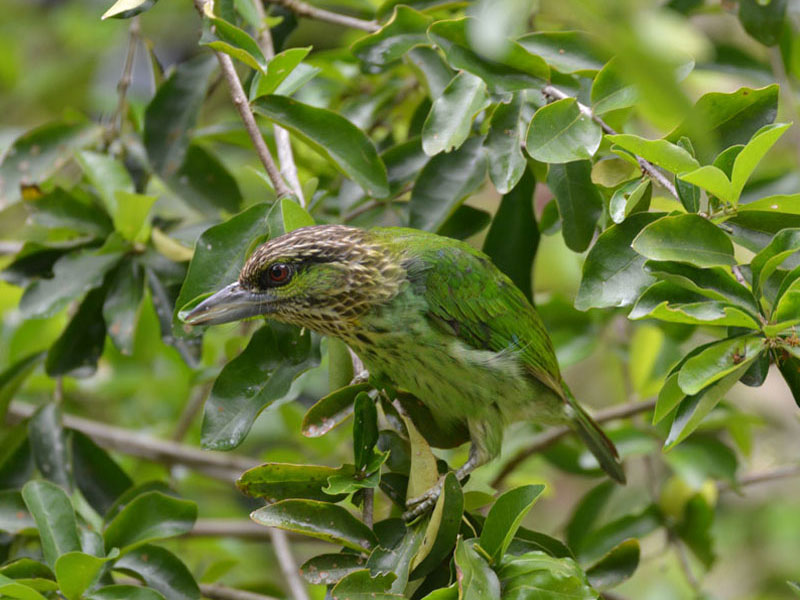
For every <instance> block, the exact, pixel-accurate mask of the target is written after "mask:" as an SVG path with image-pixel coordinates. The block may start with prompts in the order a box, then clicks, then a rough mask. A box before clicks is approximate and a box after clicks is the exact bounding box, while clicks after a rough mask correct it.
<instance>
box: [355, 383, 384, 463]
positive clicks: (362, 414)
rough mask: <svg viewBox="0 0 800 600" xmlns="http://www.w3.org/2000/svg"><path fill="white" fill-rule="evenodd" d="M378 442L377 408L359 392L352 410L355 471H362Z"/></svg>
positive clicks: (370, 458)
mask: <svg viewBox="0 0 800 600" xmlns="http://www.w3.org/2000/svg"><path fill="white" fill-rule="evenodd" d="M377 442H378V409H377V408H376V407H375V401H374V400H373V399H372V398H370V397H369V395H368V394H367V393H366V392H360V393H359V394H358V395H357V396H356V399H355V405H354V410H353V454H354V456H355V463H356V471H357V472H360V473H364V472H365V469H366V468H367V465H368V464H369V463H370V461H371V460H372V456H373V454H374V449H375V444H376V443H377Z"/></svg>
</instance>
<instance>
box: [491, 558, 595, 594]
mask: <svg viewBox="0 0 800 600" xmlns="http://www.w3.org/2000/svg"><path fill="white" fill-rule="evenodd" d="M498 575H499V576H500V579H501V581H502V582H503V600H526V599H528V598H531V596H530V594H531V591H532V590H533V591H535V593H536V594H537V596H538V597H539V598H542V599H543V600H544V599H547V600H556V599H558V598H570V599H574V600H596V598H597V592H596V591H595V590H594V589H592V586H591V585H590V584H589V582H588V580H587V579H586V574H585V573H584V572H583V571H582V570H581V568H580V567H579V566H578V565H577V563H576V562H575V561H574V560H573V559H571V558H554V557H552V556H548V555H547V554H545V553H544V552H528V553H527V554H523V555H521V556H515V557H513V558H508V559H507V560H505V561H503V564H502V566H501V567H500V570H499V572H498ZM534 597H536V596H534Z"/></svg>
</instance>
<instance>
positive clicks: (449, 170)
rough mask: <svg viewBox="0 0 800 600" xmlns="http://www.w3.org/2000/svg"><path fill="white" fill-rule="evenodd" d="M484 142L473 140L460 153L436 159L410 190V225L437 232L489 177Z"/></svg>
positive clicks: (458, 151)
mask: <svg viewBox="0 0 800 600" xmlns="http://www.w3.org/2000/svg"><path fill="white" fill-rule="evenodd" d="M482 141H483V140H482V139H481V138H479V137H472V138H470V139H468V140H467V141H466V142H464V144H462V145H461V147H460V148H458V150H454V151H453V152H450V153H447V154H438V155H436V156H435V157H433V158H432V159H431V160H430V161H429V162H428V164H426V165H425V167H424V168H423V169H422V172H421V173H420V174H419V177H418V178H417V182H416V184H415V185H414V189H413V190H412V191H411V200H410V202H409V212H410V214H409V225H410V226H411V227H414V228H416V229H424V230H427V231H436V230H437V229H439V227H441V225H442V224H443V223H444V222H445V221H446V220H447V218H448V217H449V216H450V215H452V214H453V213H454V212H455V210H456V209H457V208H458V207H459V206H460V205H461V203H462V202H463V201H464V200H465V199H466V198H467V197H468V196H469V195H470V194H472V193H473V192H474V191H475V190H476V189H477V188H478V186H480V185H481V184H482V183H483V181H484V178H485V177H486V155H485V154H484V152H483V148H482Z"/></svg>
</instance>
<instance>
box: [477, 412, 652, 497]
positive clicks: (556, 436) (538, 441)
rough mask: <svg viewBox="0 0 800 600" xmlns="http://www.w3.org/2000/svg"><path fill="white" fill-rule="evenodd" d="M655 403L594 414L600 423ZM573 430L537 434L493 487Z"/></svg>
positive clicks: (513, 458)
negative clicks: (527, 460)
mask: <svg viewBox="0 0 800 600" xmlns="http://www.w3.org/2000/svg"><path fill="white" fill-rule="evenodd" d="M655 405H656V401H655V400H646V401H644V402H629V403H628V404H621V405H619V406H612V407H611V408H608V409H606V410H602V411H600V412H598V413H597V414H596V415H595V416H594V420H595V421H596V422H598V423H605V422H607V421H613V420H615V419H625V418H627V417H632V416H633V415H638V414H639V413H643V412H647V411H648V410H652V409H653V408H654V407H655ZM572 431H573V430H572V429H570V428H569V427H567V426H566V425H564V426H561V427H553V428H552V429H548V430H546V431H544V432H542V433H540V434H539V435H537V436H536V437H535V438H534V439H533V441H532V442H531V443H530V445H528V446H526V447H525V448H523V449H522V450H520V451H519V452H517V453H516V454H515V455H514V456H513V457H512V458H511V460H509V461H508V462H507V463H506V464H505V465H504V466H503V469H502V470H501V471H500V473H499V474H498V475H497V477H495V478H494V481H492V484H491V485H492V487H494V488H497V487H500V485H501V484H502V483H503V481H504V480H505V478H506V477H508V475H509V474H510V473H511V472H512V471H513V470H514V469H516V468H517V467H518V466H519V465H520V463H522V462H523V461H524V460H525V459H527V458H528V457H529V456H531V455H533V454H536V453H537V452H541V451H542V450H545V449H546V448H549V447H550V446H552V445H553V444H555V443H556V442H557V441H558V440H560V439H561V438H563V437H564V436H565V435H568V434H569V433H572Z"/></svg>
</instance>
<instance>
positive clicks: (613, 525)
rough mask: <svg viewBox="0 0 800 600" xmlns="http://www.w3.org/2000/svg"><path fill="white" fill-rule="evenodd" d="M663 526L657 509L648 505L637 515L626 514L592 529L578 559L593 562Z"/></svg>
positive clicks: (582, 545) (583, 561) (585, 539)
mask: <svg viewBox="0 0 800 600" xmlns="http://www.w3.org/2000/svg"><path fill="white" fill-rule="evenodd" d="M662 525H663V523H662V517H661V512H660V511H659V509H658V507H656V506H654V505H650V506H648V507H646V508H645V509H644V510H642V511H641V512H638V513H633V514H626V515H624V516H622V517H619V518H618V519H615V520H613V521H611V522H609V523H606V524H605V525H603V526H602V527H599V528H597V529H594V530H593V531H591V532H589V534H588V535H587V536H586V537H585V538H584V541H583V543H582V544H581V548H580V551H579V552H578V558H579V559H580V561H581V562H582V563H585V562H593V561H596V560H598V559H600V558H601V557H603V556H604V555H605V554H607V553H608V552H609V551H610V550H611V549H612V548H614V547H615V546H617V545H618V544H620V543H622V542H624V541H625V540H628V539H633V538H643V537H645V536H646V535H647V534H649V533H651V532H653V531H655V530H656V529H658V528H659V527H661V526H662Z"/></svg>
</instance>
